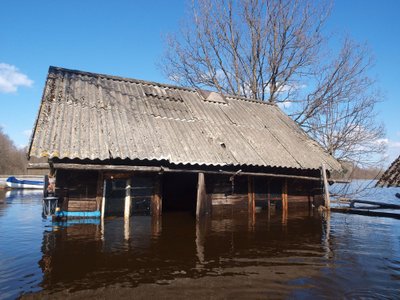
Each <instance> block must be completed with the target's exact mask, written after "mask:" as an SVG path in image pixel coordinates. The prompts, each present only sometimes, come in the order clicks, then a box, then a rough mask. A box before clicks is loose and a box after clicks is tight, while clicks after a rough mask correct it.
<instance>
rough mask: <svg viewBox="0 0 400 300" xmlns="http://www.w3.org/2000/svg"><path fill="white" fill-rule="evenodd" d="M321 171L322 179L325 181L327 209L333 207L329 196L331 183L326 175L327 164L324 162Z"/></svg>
mask: <svg viewBox="0 0 400 300" xmlns="http://www.w3.org/2000/svg"><path fill="white" fill-rule="evenodd" d="M321 172H322V179H323V181H324V198H325V207H326V209H330V208H331V199H330V197H329V184H328V177H327V176H326V167H325V164H322V166H321Z"/></svg>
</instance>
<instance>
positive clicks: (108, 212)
mask: <svg viewBox="0 0 400 300" xmlns="http://www.w3.org/2000/svg"><path fill="white" fill-rule="evenodd" d="M126 183H127V181H126V179H107V180H106V186H105V189H106V191H105V200H106V203H105V207H104V208H105V212H104V215H105V216H106V217H111V216H113V217H122V216H123V215H124V209H125V196H126Z"/></svg>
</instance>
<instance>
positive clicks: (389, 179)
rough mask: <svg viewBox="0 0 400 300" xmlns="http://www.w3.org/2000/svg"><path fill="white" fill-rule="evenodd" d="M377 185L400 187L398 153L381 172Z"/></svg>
mask: <svg viewBox="0 0 400 300" xmlns="http://www.w3.org/2000/svg"><path fill="white" fill-rule="evenodd" d="M377 186H381V187H391V186H393V187H400V155H399V157H398V158H397V159H396V160H395V161H394V162H393V163H392V164H391V165H390V167H389V168H388V169H387V170H386V171H385V173H383V174H382V176H381V178H380V179H379V181H378V183H377Z"/></svg>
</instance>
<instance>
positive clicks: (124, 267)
mask: <svg viewBox="0 0 400 300" xmlns="http://www.w3.org/2000/svg"><path fill="white" fill-rule="evenodd" d="M399 290H400V220H394V219H388V218H373V217H366V216H357V215H345V214H335V213H332V214H331V215H330V216H329V215H328V216H321V215H319V214H318V213H312V212H308V211H306V212H289V216H288V217H287V218H283V217H282V215H281V214H280V213H279V212H277V213H271V214H270V215H268V213H267V212H266V211H261V212H258V213H257V214H256V215H255V217H253V216H248V215H247V214H238V215H233V214H232V213H230V212H227V213H226V215H225V216H212V217H209V218H206V219H204V220H203V221H202V222H196V221H195V219H194V218H193V216H192V215H191V214H190V213H165V214H164V215H163V216H162V218H160V219H155V218H154V219H152V218H151V217H147V216H133V217H132V218H131V219H130V220H129V221H128V222H126V221H124V219H123V218H110V219H106V220H105V221H104V222H103V223H102V222H101V221H100V220H98V219H92V220H86V221H85V222H68V223H55V222H51V221H50V220H43V219H42V218H41V194H40V192H39V193H35V192H31V193H11V194H8V195H5V194H4V192H3V191H0V298H1V299H13V298H17V297H19V296H21V295H23V296H25V297H38V298H41V297H44V296H50V297H52V298H53V297H56V298H57V297H59V298H64V297H65V296H69V297H72V298H74V297H76V298H88V297H89V298H90V297H98V296H100V297H101V296H103V297H107V298H108V297H110V298H123V297H129V296H135V297H137V298H149V297H157V298H158V297H164V298H165V297H167V298H187V297H189V296H190V297H195V298H211V297H214V298H272V299H288V298H289V299H290V298H297V299H310V298H327V299H338V298H341V299H343V298H348V299H354V298H359V299H360V298H368V297H369V298H374V297H375V298H378V299H382V298H389V299H393V298H397V297H399V296H398V295H399V292H398V291H399Z"/></svg>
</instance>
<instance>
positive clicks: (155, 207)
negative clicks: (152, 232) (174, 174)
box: [151, 176, 162, 216]
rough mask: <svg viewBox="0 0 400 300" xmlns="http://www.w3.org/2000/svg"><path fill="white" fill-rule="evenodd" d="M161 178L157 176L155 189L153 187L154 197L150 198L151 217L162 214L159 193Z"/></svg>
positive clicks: (160, 193) (160, 195) (160, 194)
mask: <svg viewBox="0 0 400 300" xmlns="http://www.w3.org/2000/svg"><path fill="white" fill-rule="evenodd" d="M161 180H162V177H161V176H157V178H156V182H155V187H154V195H153V197H152V198H151V215H152V216H159V215H161V212H162V191H161V186H162V185H161Z"/></svg>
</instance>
